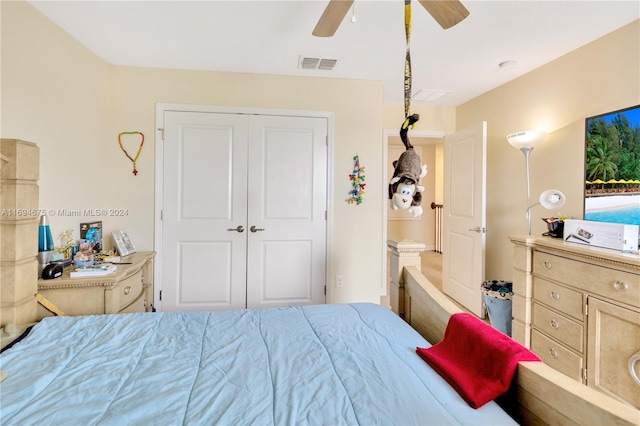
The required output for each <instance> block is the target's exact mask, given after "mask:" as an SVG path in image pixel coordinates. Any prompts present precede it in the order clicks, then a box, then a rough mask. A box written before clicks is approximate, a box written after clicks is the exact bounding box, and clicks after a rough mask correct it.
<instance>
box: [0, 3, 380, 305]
mask: <svg viewBox="0 0 640 426" xmlns="http://www.w3.org/2000/svg"><path fill="white" fill-rule="evenodd" d="M1 7H2V18H1V19H2V87H1V88H2V107H3V108H2V118H1V119H2V128H1V136H2V137H5V138H20V139H25V140H29V141H33V142H36V143H38V145H39V146H40V150H41V151H40V152H41V155H42V162H41V163H42V170H41V175H40V176H41V181H40V182H41V189H40V205H41V207H42V208H46V209H53V210H58V209H68V210H77V209H89V208H106V209H109V208H126V209H129V213H128V216H125V217H121V218H113V217H68V216H66V217H63V216H61V215H59V214H58V215H57V216H56V217H51V218H50V223H51V226H52V231H53V232H54V234H56V235H58V234H59V233H60V232H62V231H63V230H65V229H68V228H71V229H74V236H75V237H76V238H78V237H79V234H78V233H79V231H78V224H79V223H80V222H82V221H85V220H94V219H101V220H103V222H104V229H105V231H106V233H108V234H110V232H111V231H113V230H116V229H128V230H129V232H130V234H131V235H132V238H133V239H134V243H135V244H136V246H137V248H138V249H139V250H150V249H153V248H154V241H153V230H154V191H155V181H154V161H155V149H156V147H157V145H156V143H155V142H156V141H155V131H154V129H155V108H156V103H181V104H203V105H220V106H242V107H261V108H278V109H291V110H294V109H300V110H320V111H332V112H333V113H334V119H335V121H334V133H333V153H332V154H333V155H332V158H331V161H332V167H333V169H332V172H333V174H332V180H333V186H332V188H330V191H329V192H330V200H329V204H330V215H331V218H330V222H331V224H332V226H333V227H332V229H331V235H330V239H331V240H332V242H333V245H332V252H331V253H330V259H329V276H328V277H327V278H328V280H327V281H328V284H329V285H328V291H327V292H328V301H330V302H348V301H370V302H378V301H379V291H380V288H381V286H382V279H383V276H382V271H383V267H382V251H381V245H382V244H383V241H384V240H385V238H384V237H383V235H382V228H383V227H382V217H381V214H380V212H381V211H382V208H383V185H382V172H381V170H382V168H381V165H382V163H383V156H382V151H383V150H382V135H381V129H382V86H381V83H380V82H374V81H358V80H340V79H322V78H301V77H300V78H295V77H283V76H269V75H249V74H229V73H215V72H198V71H177V70H161V69H143V68H125V67H114V66H110V65H108V64H106V63H105V62H103V61H102V60H100V59H99V58H97V57H96V56H95V55H93V54H92V53H91V52H89V51H88V50H86V49H85V48H84V47H82V46H81V45H80V44H79V43H78V42H76V41H75V40H73V39H72V38H71V37H69V36H68V35H67V34H66V33H64V32H63V31H61V30H60V29H59V28H58V27H56V26H55V25H53V24H52V23H51V22H50V21H48V20H47V19H46V18H44V17H43V16H42V15H41V14H40V13H39V12H37V11H36V10H35V9H33V8H32V7H31V6H29V5H28V4H26V3H23V2H2V3H1ZM123 131H140V132H143V133H144V134H145V135H146V141H145V145H144V148H143V151H142V154H141V156H140V160H139V161H138V163H137V168H138V170H139V171H140V173H139V174H138V175H137V176H133V175H132V173H131V171H132V165H131V162H130V161H129V160H128V159H127V158H126V157H125V156H124V154H123V153H122V152H121V151H120V148H119V147H118V143H117V135H118V133H120V132H123ZM131 151H135V148H132V149H131ZM356 153H357V154H358V155H359V156H360V162H361V164H362V165H364V166H366V172H367V173H366V178H367V185H368V186H367V193H366V195H365V202H364V203H363V204H362V205H360V206H355V205H348V204H347V203H346V201H345V200H346V199H347V197H348V191H349V185H350V181H349V178H348V176H349V173H350V172H351V170H352V167H353V164H352V157H353V155H355V154H356ZM336 274H341V275H343V276H344V287H343V288H341V289H335V288H334V287H333V276H335V275H336Z"/></svg>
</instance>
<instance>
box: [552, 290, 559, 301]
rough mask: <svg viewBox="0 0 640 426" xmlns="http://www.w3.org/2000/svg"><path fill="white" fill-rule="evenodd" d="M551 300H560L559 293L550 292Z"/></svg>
mask: <svg viewBox="0 0 640 426" xmlns="http://www.w3.org/2000/svg"><path fill="white" fill-rule="evenodd" d="M551 298H552V299H553V300H560V293H558V292H557V291H552V292H551Z"/></svg>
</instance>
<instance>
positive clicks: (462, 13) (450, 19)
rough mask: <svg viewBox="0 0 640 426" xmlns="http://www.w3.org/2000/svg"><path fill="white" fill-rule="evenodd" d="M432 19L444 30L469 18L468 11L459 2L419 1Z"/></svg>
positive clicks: (446, 0) (441, 0) (454, 0)
mask: <svg viewBox="0 0 640 426" xmlns="http://www.w3.org/2000/svg"><path fill="white" fill-rule="evenodd" d="M419 1H420V4H421V5H422V6H423V7H424V8H425V9H427V12H429V14H430V15H431V16H433V19H435V20H436V22H438V24H440V26H441V27H442V28H444V29H445V30H446V29H447V28H451V27H453V26H454V25H456V24H458V23H459V22H461V21H462V20H463V19H464V18H466V17H467V16H469V11H468V10H467V8H466V7H464V5H463V4H462V3H460V1H459V0H419Z"/></svg>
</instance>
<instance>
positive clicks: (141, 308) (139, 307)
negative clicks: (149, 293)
mask: <svg viewBox="0 0 640 426" xmlns="http://www.w3.org/2000/svg"><path fill="white" fill-rule="evenodd" d="M145 296H146V294H145V292H144V291H143V292H142V293H140V295H139V296H138V298H137V299H136V300H134V301H133V303H131V304H130V305H129V306H127V307H125V308H124V309H121V310H120V312H118V313H119V314H130V313H137V312H146V311H147V306H146V305H147V298H146V297H145Z"/></svg>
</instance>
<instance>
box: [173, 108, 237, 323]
mask: <svg viewBox="0 0 640 426" xmlns="http://www.w3.org/2000/svg"><path fill="white" fill-rule="evenodd" d="M164 121H165V137H164V145H163V149H164V182H163V187H164V191H163V192H164V194H163V200H164V206H163V221H162V226H163V233H162V235H163V238H162V240H163V242H162V253H163V254H162V260H161V261H162V262H163V265H162V268H163V280H162V283H163V288H162V292H163V294H162V310H163V311H185V310H218V309H229V308H244V307H245V306H246V285H245V283H246V268H245V263H246V235H247V230H246V222H247V195H246V187H247V148H248V130H247V129H248V116H243V115H236V114H212V113H194V112H173V111H171V112H166V113H165V117H164ZM239 226H240V227H242V228H238V227H239ZM235 229H242V230H243V231H242V232H239V231H236V230H235Z"/></svg>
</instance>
